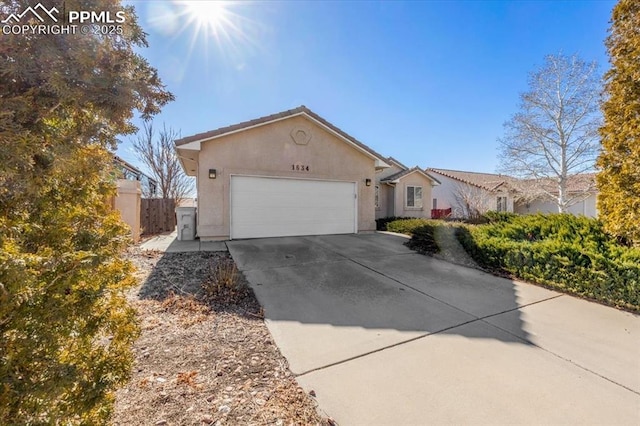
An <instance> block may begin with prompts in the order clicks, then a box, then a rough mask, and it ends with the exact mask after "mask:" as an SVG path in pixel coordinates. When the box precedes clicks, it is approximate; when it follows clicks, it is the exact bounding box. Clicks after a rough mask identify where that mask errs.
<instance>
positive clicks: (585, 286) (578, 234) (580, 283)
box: [456, 214, 640, 311]
mask: <svg viewBox="0 0 640 426" xmlns="http://www.w3.org/2000/svg"><path fill="white" fill-rule="evenodd" d="M456 235H457V237H458V240H459V241H460V243H461V244H462V246H463V247H464V248H465V249H466V250H467V252H468V253H469V254H470V255H471V256H472V257H473V258H474V260H475V261H476V262H478V264H480V265H482V266H484V267H486V268H489V269H493V270H499V271H507V272H509V273H511V274H513V275H515V276H517V277H519V278H522V279H525V280H529V281H532V282H536V283H541V284H544V285H548V286H551V287H553V288H557V289H561V290H564V291H567V292H570V293H574V294H578V295H581V296H586V297H589V298H593V299H596V300H599V301H602V302H606V303H608V304H612V305H614V306H619V307H625V308H627V309H632V310H636V311H640V251H639V250H637V249H632V248H627V247H623V246H620V245H618V244H617V243H616V242H615V240H613V239H612V238H610V237H609V236H608V235H607V234H605V233H604V231H603V230H602V225H601V223H600V222H599V221H597V220H595V219H589V218H586V217H575V216H572V215H559V214H556V215H531V216H517V217H513V218H510V219H507V220H505V221H500V222H494V223H492V224H488V225H482V226H475V227H461V228H459V229H458V230H457V232H456Z"/></svg>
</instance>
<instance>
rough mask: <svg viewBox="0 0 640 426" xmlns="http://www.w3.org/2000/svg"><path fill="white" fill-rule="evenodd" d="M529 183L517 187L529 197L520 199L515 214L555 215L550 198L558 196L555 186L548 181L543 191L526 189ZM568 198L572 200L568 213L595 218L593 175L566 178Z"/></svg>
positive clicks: (554, 204) (586, 174)
mask: <svg viewBox="0 0 640 426" xmlns="http://www.w3.org/2000/svg"><path fill="white" fill-rule="evenodd" d="M527 186H531V182H530V181H529V182H528V181H524V182H523V183H521V184H520V186H519V187H518V190H519V192H520V193H525V194H527V195H529V196H524V197H520V199H519V200H518V202H517V203H516V205H515V212H516V213H520V214H531V213H557V212H558V206H557V204H556V203H555V202H553V200H551V199H550V197H555V196H557V194H558V190H557V186H556V185H555V184H554V183H553V182H552V181H549V183H548V184H547V185H545V187H544V188H543V189H544V191H540V190H538V191H535V190H532V189H528V188H527ZM567 193H568V198H569V199H570V200H571V199H572V198H573V200H572V203H573V204H572V205H570V206H569V208H568V209H567V212H568V213H572V214H575V215H584V216H588V217H597V216H598V210H597V208H596V198H597V195H598V191H597V188H596V175H595V173H582V174H579V175H573V176H570V177H569V178H568V182H567Z"/></svg>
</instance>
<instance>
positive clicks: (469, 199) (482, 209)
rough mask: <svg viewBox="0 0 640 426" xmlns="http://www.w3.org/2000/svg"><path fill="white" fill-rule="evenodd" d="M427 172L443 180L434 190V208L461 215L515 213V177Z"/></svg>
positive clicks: (457, 171)
mask: <svg viewBox="0 0 640 426" xmlns="http://www.w3.org/2000/svg"><path fill="white" fill-rule="evenodd" d="M426 171H427V173H429V174H430V175H432V176H434V177H435V178H436V179H438V180H439V181H440V185H439V186H437V187H436V188H434V189H433V194H432V197H433V199H432V208H433V209H434V210H448V209H451V216H452V217H457V218H463V217H464V218H469V217H477V216H479V215H482V214H484V213H486V212H488V211H491V210H495V211H499V212H513V211H514V198H515V193H514V191H513V189H512V187H511V186H510V181H511V180H512V179H513V178H511V177H509V176H505V175H500V174H493V173H476V172H466V171H461V170H449V169H435V168H428V169H427V170H426Z"/></svg>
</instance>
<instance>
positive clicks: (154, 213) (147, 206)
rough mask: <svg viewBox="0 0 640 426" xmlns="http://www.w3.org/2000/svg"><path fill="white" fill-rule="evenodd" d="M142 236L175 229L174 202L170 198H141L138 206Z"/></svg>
mask: <svg viewBox="0 0 640 426" xmlns="http://www.w3.org/2000/svg"><path fill="white" fill-rule="evenodd" d="M140 227H141V228H142V235H152V234H159V233H161V232H171V231H173V230H174V229H176V202H175V200H173V199H171V198H143V199H142V200H141V206H140Z"/></svg>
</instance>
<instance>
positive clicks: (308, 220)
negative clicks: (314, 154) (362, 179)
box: [231, 176, 357, 238]
mask: <svg viewBox="0 0 640 426" xmlns="http://www.w3.org/2000/svg"><path fill="white" fill-rule="evenodd" d="M356 203H357V200H356V184H355V182H333V181H320V180H305V179H285V178H265V177H252V176H231V238H260V237H284V236H292V235H321V234H351V233H355V232H356V206H357V204H356Z"/></svg>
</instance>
